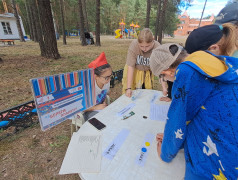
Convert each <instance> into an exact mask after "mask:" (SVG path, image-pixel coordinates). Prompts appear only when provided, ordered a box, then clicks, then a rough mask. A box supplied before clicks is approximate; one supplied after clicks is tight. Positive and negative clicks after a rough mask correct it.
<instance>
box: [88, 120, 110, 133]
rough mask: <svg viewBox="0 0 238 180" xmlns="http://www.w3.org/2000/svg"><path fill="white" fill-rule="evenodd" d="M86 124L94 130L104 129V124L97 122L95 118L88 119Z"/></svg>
mask: <svg viewBox="0 0 238 180" xmlns="http://www.w3.org/2000/svg"><path fill="white" fill-rule="evenodd" d="M88 122H89V123H90V124H92V125H93V126H94V127H95V128H97V129H98V130H102V129H103V128H105V127H106V125H105V124H103V123H102V122H101V121H99V120H98V119H96V118H92V119H89V120H88Z"/></svg>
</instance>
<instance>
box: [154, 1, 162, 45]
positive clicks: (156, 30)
mask: <svg viewBox="0 0 238 180" xmlns="http://www.w3.org/2000/svg"><path fill="white" fill-rule="evenodd" d="M161 4H162V0H158V9H157V17H156V23H155V38H154V39H155V40H156V41H157V37H158V30H159V26H160V16H161Z"/></svg>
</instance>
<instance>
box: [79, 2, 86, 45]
mask: <svg viewBox="0 0 238 180" xmlns="http://www.w3.org/2000/svg"><path fill="white" fill-rule="evenodd" d="M78 5H79V18H80V22H79V29H80V38H81V42H82V46H87V43H86V39H85V35H84V20H83V19H84V18H83V7H82V1H81V0H78Z"/></svg>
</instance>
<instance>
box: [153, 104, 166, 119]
mask: <svg viewBox="0 0 238 180" xmlns="http://www.w3.org/2000/svg"><path fill="white" fill-rule="evenodd" d="M169 106H170V105H169V104H160V105H158V104H155V103H151V104H150V119H151V120H156V121H166V120H167V119H168V116H167V114H168V111H169Z"/></svg>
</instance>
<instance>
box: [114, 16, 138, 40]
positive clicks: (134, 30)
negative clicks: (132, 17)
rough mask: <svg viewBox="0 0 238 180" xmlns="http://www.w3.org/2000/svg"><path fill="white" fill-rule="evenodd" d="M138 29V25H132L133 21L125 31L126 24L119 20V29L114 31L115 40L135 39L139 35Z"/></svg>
mask: <svg viewBox="0 0 238 180" xmlns="http://www.w3.org/2000/svg"><path fill="white" fill-rule="evenodd" d="M138 28H140V26H139V25H138V23H136V24H134V23H133V21H132V23H131V24H130V28H129V29H127V28H126V23H124V21H123V19H122V20H121V22H119V29H117V30H115V34H116V36H115V38H116V39H118V38H120V39H122V38H129V39H134V38H137V35H138V34H139V32H140V31H139V30H138Z"/></svg>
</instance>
